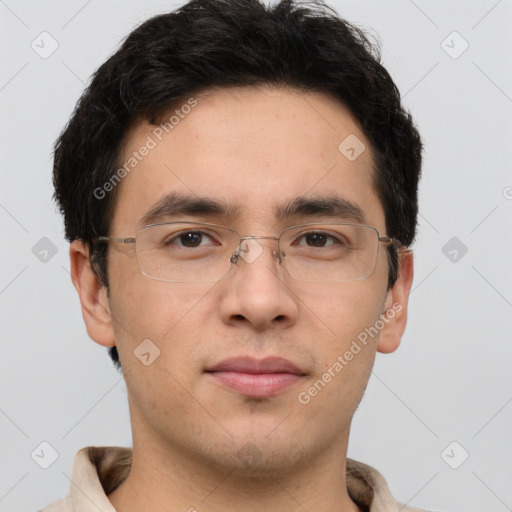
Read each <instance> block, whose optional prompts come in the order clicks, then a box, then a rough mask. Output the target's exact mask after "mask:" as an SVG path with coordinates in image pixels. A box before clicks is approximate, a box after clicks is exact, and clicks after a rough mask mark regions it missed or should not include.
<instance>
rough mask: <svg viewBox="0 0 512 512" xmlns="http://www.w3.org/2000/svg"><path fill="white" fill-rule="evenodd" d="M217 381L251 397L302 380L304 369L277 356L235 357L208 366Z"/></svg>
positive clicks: (272, 392)
mask: <svg viewBox="0 0 512 512" xmlns="http://www.w3.org/2000/svg"><path fill="white" fill-rule="evenodd" d="M205 373H206V374H207V375H209V376H211V378H213V379H214V380H215V381H216V382H217V383H219V384H221V385H222V386H224V387H227V388H229V389H231V390H233V391H235V392H237V393H239V394H241V395H244V396H246V397H250V398H268V397H271V396H275V395H278V394H279V393H281V392H282V391H284V390H285V389H287V388H289V387H290V386H293V385H295V384H297V383H298V382H300V381H301V380H303V378H304V377H305V375H306V374H305V373H304V372H302V371H301V370H300V369H299V368H298V367H297V366H296V365H294V364H293V363H292V362H290V361H288V360H286V359H282V358H280V357H267V358H265V359H261V360H258V359H254V358H251V357H236V358H232V359H226V360H225V361H222V362H220V363H218V364H216V365H215V366H212V367H210V368H207V369H206V370H205Z"/></svg>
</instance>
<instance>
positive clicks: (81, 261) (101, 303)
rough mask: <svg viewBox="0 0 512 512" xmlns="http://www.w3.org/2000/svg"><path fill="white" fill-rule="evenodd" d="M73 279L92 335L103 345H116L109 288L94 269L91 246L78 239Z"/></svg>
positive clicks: (73, 251)
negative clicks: (90, 253)
mask: <svg viewBox="0 0 512 512" xmlns="http://www.w3.org/2000/svg"><path fill="white" fill-rule="evenodd" d="M69 259H70V263H71V280H72V281H73V285H74V287H75V288H76V291H77V292H78V297H79V299H80V305H81V308H82V316H83V318H84V322H85V325H86V328H87V333H88V334H89V336H90V337H91V338H92V339H93V340H94V341H95V342H96V343H99V344H100V345H103V346H105V347H112V346H114V345H115V338H114V330H113V328H112V327H113V326H112V318H111V316H110V308H109V304H108V299H107V290H106V288H105V287H104V286H103V285H102V284H101V282H100V280H99V278H98V276H97V275H96V274H95V273H94V271H93V269H92V268H91V264H90V259H89V248H88V247H87V246H86V245H85V244H84V243H83V242H81V241H79V240H75V241H73V242H72V243H71V245H70V248H69Z"/></svg>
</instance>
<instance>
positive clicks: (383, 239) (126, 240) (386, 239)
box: [92, 220, 407, 283]
mask: <svg viewBox="0 0 512 512" xmlns="http://www.w3.org/2000/svg"><path fill="white" fill-rule="evenodd" d="M171 224H197V225H200V226H212V227H218V228H224V229H227V230H229V231H231V232H233V233H235V234H236V235H237V236H238V238H239V243H238V245H237V247H236V250H235V252H233V254H232V255H231V256H230V258H229V261H230V262H231V263H233V264H236V263H237V262H238V259H239V257H240V253H241V252H242V251H240V247H241V246H242V242H243V241H244V240H276V241H277V245H278V247H279V242H280V240H281V236H282V235H283V233H284V232H285V231H288V230H290V229H294V228H302V227H307V226H318V225H320V226H321V225H335V226H356V227H363V228H369V229H371V230H373V231H374V232H375V233H376V234H377V241H378V242H377V243H378V244H380V243H390V244H392V245H391V247H392V248H393V249H394V250H395V251H397V252H398V249H401V248H402V247H404V244H403V243H402V242H401V241H400V240H398V239H397V238H394V237H390V236H387V235H383V236H381V235H380V233H379V230H378V229H377V228H376V227H374V226H369V225H367V224H359V223H354V222H310V223H306V224H297V225H293V226H288V227H287V228H284V229H283V230H282V231H281V232H280V233H279V236H276V235H269V236H259V235H248V236H242V235H241V234H240V233H239V232H238V231H237V230H236V229H234V228H230V227H229V226H224V225H222V224H213V223H210V222H199V221H188V220H179V221H170V222H156V223H153V224H147V225H145V226H142V227H141V228H139V229H138V230H137V231H136V233H135V236H130V237H111V236H99V237H96V238H94V239H93V240H92V242H93V243H94V242H115V243H122V244H134V246H135V244H136V243H137V235H138V234H139V232H140V231H142V230H143V229H146V228H151V227H153V226H165V225H171ZM379 247H380V245H377V255H376V258H378V248H379ZM401 252H407V250H404V251H401ZM135 254H136V255H137V249H135ZM272 254H273V256H274V257H276V258H277V259H278V262H279V263H281V261H282V256H283V255H284V253H283V252H282V251H281V250H280V253H278V252H277V251H276V250H275V249H273V251H272ZM137 264H138V267H139V272H140V273H141V274H142V275H143V276H145V277H147V278H148V279H153V280H155V281H161V282H167V283H188V282H195V281H174V280H172V281H171V280H164V279H158V278H156V277H152V276H149V275H148V274H145V273H144V272H143V271H142V268H141V266H140V261H139V260H138V258H137ZM374 272H375V267H374V269H373V271H372V273H371V274H369V275H368V276H365V277H361V278H357V279H353V280H350V281H361V280H364V279H368V278H369V277H371V276H372V275H373V273H374ZM228 273H229V270H228V271H227V272H226V274H224V276H222V277H221V278H219V279H218V280H217V281H207V282H218V281H220V280H221V279H223V278H224V277H225V276H226V275H227V274H228ZM292 279H293V278H292ZM350 281H344V282H350Z"/></svg>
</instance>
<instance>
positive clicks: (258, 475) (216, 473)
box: [70, 87, 413, 512]
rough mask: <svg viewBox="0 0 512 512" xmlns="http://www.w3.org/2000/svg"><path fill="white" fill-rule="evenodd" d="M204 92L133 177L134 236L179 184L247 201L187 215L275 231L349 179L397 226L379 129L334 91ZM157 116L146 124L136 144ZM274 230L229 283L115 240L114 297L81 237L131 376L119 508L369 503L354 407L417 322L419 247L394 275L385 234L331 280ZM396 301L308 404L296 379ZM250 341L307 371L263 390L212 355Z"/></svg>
mask: <svg viewBox="0 0 512 512" xmlns="http://www.w3.org/2000/svg"><path fill="white" fill-rule="evenodd" d="M194 97H195V99H196V100H197V102H198V104H197V106H195V108H194V109H193V110H192V111H191V112H190V114H188V115H187V116H186V117H185V118H184V119H181V120H180V122H179V124H178V125H177V126H175V128H174V129H173V130H172V132H170V133H169V134H167V135H165V136H164V137H163V139H162V141H161V142H159V143H158V145H157V146H156V147H155V148H154V149H152V150H151V151H150V152H149V154H148V155H147V156H146V157H145V158H144V159H143V160H142V161H141V162H140V163H139V164H138V165H137V167H136V169H135V170H134V171H133V172H131V173H130V174H129V175H128V176H126V177H125V178H124V179H123V180H122V182H121V183H120V185H118V186H119V187H120V190H119V191H118V192H119V196H118V199H117V203H116V207H115V212H114V217H113V220H112V224H111V232H110V235H111V236H115V237H127V236H134V235H135V232H136V231H137V229H138V228H139V227H141V225H140V219H141V218H142V216H143V215H144V214H145V213H146V212H147V211H148V210H150V209H151V207H152V206H153V205H154V204H155V203H156V202H157V201H158V200H159V199H161V198H162V197H163V196H164V195H166V194H167V193H169V192H171V191H176V192H181V193H189V194H190V193H191V194H198V195H200V196H209V197H213V198H216V199H218V200H224V201H226V202H228V203H230V204H239V205H240V206H241V208H242V211H241V214H240V215H239V216H237V217H236V218H224V217H219V216H216V217H201V218H199V219H197V218H191V217H190V220H204V221H206V222H214V223H220V224H225V225H228V226H230V227H233V228H234V229H236V230H237V231H239V232H240V233H241V234H242V235H276V234H279V232H280V231H281V230H282V229H283V228H284V227H286V226H288V225H292V224H300V223H306V222H316V221H320V220H322V219H318V218H315V219H311V218H308V217H299V218H296V219H295V218H294V219H289V220H287V221H286V223H280V222H277V221H276V219H275V218H274V215H273V211H274V206H275V205H276V204H280V203H282V202H284V201H287V200H292V199H294V198H295V197H297V196H302V195H306V196H315V197H323V196H329V195H332V193H333V192H336V193H337V195H339V196H342V197H344V198H346V199H349V200H350V201H353V202H355V203H357V204H358V205H359V206H360V207H361V208H362V210H363V212H364V214H365V217H366V219H367V223H368V224H369V225H371V226H374V227H376V228H377V229H378V230H379V233H380V234H381V235H386V234H387V233H386V229H385V218H384V211H383V209H382V205H381V204H380V202H379V200H378V198H377V195H376V193H375V190H374V187H373V184H372V172H374V171H373V170H372V155H371V148H370V143H369V142H368V141H367V139H366V138H365V136H364V135H363V133H362V132H361V130H360V129H359V127H358V126H357V124H356V123H355V121H354V120H353V118H352V116H351V115H350V113H349V112H348V110H347V109H346V108H345V107H344V106H343V105H342V104H340V103H339V102H338V101H337V100H335V99H333V98H331V97H329V96H327V95H324V94H319V93H307V94H306V93H303V92H300V93H299V92H296V91H290V90H286V89H282V88H271V87H258V88H255V87H247V88H232V89H210V90H208V91H206V92H204V93H202V94H198V95H195V96H194ZM154 128H155V127H154V126H151V125H148V124H146V123H142V122H141V123H139V124H137V125H136V126H135V127H134V129H133V130H132V131H131V132H130V133H129V136H128V137H127V142H126V145H125V151H124V155H123V157H124V159H123V162H124V161H125V159H126V158H129V156H130V155H131V154H132V152H133V151H136V150H137V149H138V148H140V147H141V146H142V145H144V143H145V141H146V139H147V136H148V134H150V133H151V131H152V130H154ZM350 134H355V135H356V136H357V137H358V138H359V139H360V140H362V141H363V142H364V143H365V145H366V150H365V151H364V152H363V154H362V155H361V156H360V157H359V158H357V159H356V160H355V161H353V162H351V161H349V160H348V159H347V158H345V156H344V155H342V154H341V153H340V151H339V150H338V146H339V144H340V142H341V141H343V140H344V139H345V138H346V137H347V136H348V135H350ZM182 218H183V217H182ZM325 220H326V221H329V220H332V219H329V218H325ZM274 244H275V242H274V241H272V240H265V241H262V242H261V245H262V246H263V247H264V252H263V254H261V255H260V256H259V257H258V258H257V259H256V260H255V261H254V262H252V263H250V264H249V263H246V262H241V263H239V264H237V267H236V268H235V269H234V270H233V271H232V272H231V273H230V274H228V275H227V276H226V277H225V278H224V279H222V280H221V281H218V282H217V283H165V282H159V281H155V280H152V279H149V278H147V277H145V276H143V275H142V274H141V273H140V272H139V268H138V265H137V262H136V258H135V251H134V247H133V246H132V245H124V244H116V243H114V244H111V246H110V249H109V264H108V275H109V281H110V296H109V297H108V298H107V293H106V290H105V288H103V287H101V285H100V283H99V281H98V279H97V278H96V276H95V275H94V273H93V272H92V270H91V268H90V265H89V263H88V252H87V249H86V248H85V247H84V246H83V244H82V243H81V242H78V241H76V242H73V243H72V245H71V249H70V255H71V266H72V278H73V283H74V285H75V287H76V289H77V291H78V293H79V296H80V300H81V304H82V311H83V316H84V320H85V323H86V326H87V331H88V333H89V335H90V337H91V338H92V339H93V340H94V341H96V342H97V343H99V344H101V345H104V346H113V345H116V346H117V348H118V351H119V355H120V360H121V363H122V367H123V372H124V375H125V380H126V384H127V388H128V396H129V406H130V414H131V422H132V430H133V449H134V461H133V466H132V471H131V473H130V475H129V477H128V478H127V480H126V481H125V482H124V483H123V484H122V485H121V486H120V487H119V488H118V489H117V490H116V491H114V492H113V493H112V494H111V495H110V496H109V499H110V500H111V502H112V504H113V505H114V506H115V507H116V509H117V510H118V511H123V512H132V511H136V510H152V511H154V512H159V511H163V510H166V511H167V512H168V511H174V510H177V511H178V510H183V511H186V510H191V509H192V507H195V509H197V510H199V511H201V512H203V511H224V512H225V511H231V510H233V511H234V510H237V511H246V512H249V511H251V512H252V511H254V512H256V511H261V510H266V511H267V512H271V511H276V512H277V511H283V510H286V511H295V510H297V511H299V510H301V511H303V510H304V509H306V510H315V511H318V512H327V511H329V512H333V511H355V510H359V509H358V508H357V506H356V505H355V504H354V503H353V502H352V501H351V500H350V498H349V496H348V494H347V491H346V485H345V459H346V453H347V444H348V436H349V430H350V424H351V420H352V416H353V414H354V412H355V410H356V408H357V406H358V404H359V402H360V400H361V398H362V395H363V393H364V390H365V387H366V385H367V382H368V379H369V376H370V372H371V368H372V365H373V362H374V359H375V355H376V352H377V351H379V352H383V353H388V352H392V351H394V350H395V349H396V348H397V347H398V345H399V343H400V339H401V337H402V334H403V332H404V329H405V326H406V320H407V300H408V295H409V292H410V288H411V284H412V278H413V261H412V252H405V253H403V254H401V255H400V275H399V279H398V281H397V283H396V284H395V286H394V287H393V288H392V289H391V290H389V291H388V290H387V289H386V283H387V274H388V266H387V260H386V256H385V251H384V250H383V248H384V246H381V250H380V252H379V258H378V262H377V268H376V270H375V273H374V274H373V275H372V276H371V277H370V278H368V279H366V280H362V281H355V282H350V283H343V284H341V283H337V284H316V283H303V282H298V281H293V280H290V279H289V278H287V277H286V276H285V275H284V274H283V273H282V272H281V271H280V270H279V265H278V263H277V262H276V261H275V260H274V258H273V256H272V248H273V247H274ZM394 303H398V304H400V305H401V310H400V311H399V312H396V314H395V315H394V318H393V319H392V320H390V321H389V322H388V323H386V324H385V326H384V328H383V329H382V330H381V331H380V334H379V336H376V337H374V338H373V339H370V341H369V343H368V345H367V346H365V347H364V348H363V349H362V350H361V351H360V352H359V353H358V354H357V355H355V356H354V358H353V359H352V361H350V362H349V363H348V364H347V365H346V367H344V369H343V371H342V372H340V373H339V374H338V375H337V376H336V377H335V378H333V379H332V380H331V382H329V383H328V384H327V385H326V386H325V388H324V389H323V390H322V391H321V392H319V393H318V394H317V396H315V397H314V398H313V399H312V400H311V401H310V403H308V404H307V405H304V404H301V403H300V402H299V401H298V399H297V396H298V394H299V393H300V392H301V391H305V390H307V389H308V388H309V387H310V386H311V385H312V384H313V383H314V382H315V381H317V380H318V379H319V378H320V377H321V375H322V374H323V373H324V372H325V371H326V370H327V369H328V368H329V367H331V366H332V364H333V363H334V362H335V361H336V360H337V357H338V356H340V355H343V354H344V353H345V352H346V351H347V350H348V349H349V348H350V345H351V343H352V341H353V340H355V339H356V338H357V336H358V334H359V333H361V332H362V331H364V329H365V328H366V327H369V326H372V325H374V324H375V321H376V320H377V319H378V318H379V314H381V313H384V312H385V311H386V309H388V308H391V307H392V304H394ZM147 338H149V339H151V340H152V341H153V342H154V343H155V344H156V345H157V346H158V347H159V349H160V351H161V353H160V356H159V357H158V358H157V359H156V360H155V361H154V362H153V363H152V364H151V365H149V366H144V365H143V364H141V362H140V361H139V360H138V359H137V358H136V357H135V356H134V353H133V352H134V350H135V349H136V347H137V346H138V345H139V344H140V343H141V341H142V340H144V339H147ZM242 355H249V356H252V357H254V358H257V359H262V358H264V357H267V356H279V357H283V358H286V359H288V360H290V361H292V362H293V363H294V364H296V365H297V366H298V367H299V368H300V369H301V370H302V371H303V373H305V374H306V375H305V377H303V378H302V379H301V380H300V382H299V383H297V384H296V385H293V386H292V387H290V388H287V389H285V390H284V391H282V392H281V393H280V394H278V395H277V396H274V397H270V398H264V399H251V398H247V397H244V396H242V395H240V394H238V393H236V392H234V391H232V390H231V389H228V388H225V387H223V386H222V385H220V384H218V383H217V382H215V381H213V379H211V377H210V376H209V375H207V374H205V373H204V370H205V368H206V367H208V366H211V365H213V364H215V363H218V362H220V361H222V360H224V359H226V358H229V357H235V356H242ZM247 443H252V444H247ZM244 446H245V450H249V451H251V450H252V452H251V453H253V454H255V455H254V457H253V463H252V464H248V463H247V460H244V459H243V458H242V457H240V456H237V452H239V450H240V449H242V448H243V447H244ZM192 510H193V509H192Z"/></svg>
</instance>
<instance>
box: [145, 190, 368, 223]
mask: <svg viewBox="0 0 512 512" xmlns="http://www.w3.org/2000/svg"><path fill="white" fill-rule="evenodd" d="M241 212H242V205H240V204H228V203H226V202H224V201H219V200H217V199H214V198H211V197H199V196H195V195H186V194H179V193H176V192H171V193H170V194H167V195H166V196H164V197H163V198H162V199H160V200H159V201H158V202H157V203H156V204H155V205H154V206H153V207H152V208H151V209H150V210H149V211H148V212H146V213H145V214H144V215H143V217H142V218H141V219H140V222H139V224H140V225H141V226H147V225H148V224H154V223H156V222H160V221H162V220H163V219H165V218H166V217H178V216H180V215H186V216H192V217H197V218H199V217H217V216H219V217H223V218H225V219H231V220H233V219H235V218H236V217H238V216H240V214H241ZM274 217H275V219H276V220H277V221H278V222H283V221H285V220H287V219H289V218H291V217H316V218H320V217H323V218H325V217H329V218H332V219H335V220H341V221H347V220H350V221H355V222H357V223H359V224H366V219H365V216H364V213H363V210H362V209H361V208H360V207H359V206H358V205H357V204H355V203H353V202H352V201H349V200H347V199H344V198H342V197H340V196H335V195H331V196H328V197H324V196H320V197H306V196H299V197H296V198H294V199H292V200H290V201H288V202H286V203H283V204H281V205H277V206H276V207H275V208H274Z"/></svg>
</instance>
